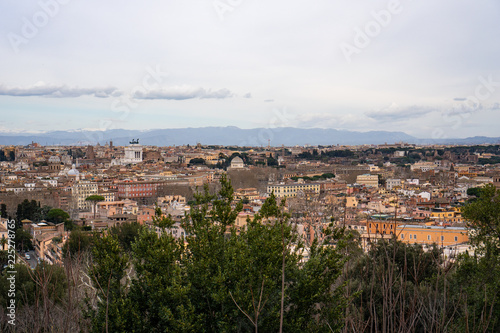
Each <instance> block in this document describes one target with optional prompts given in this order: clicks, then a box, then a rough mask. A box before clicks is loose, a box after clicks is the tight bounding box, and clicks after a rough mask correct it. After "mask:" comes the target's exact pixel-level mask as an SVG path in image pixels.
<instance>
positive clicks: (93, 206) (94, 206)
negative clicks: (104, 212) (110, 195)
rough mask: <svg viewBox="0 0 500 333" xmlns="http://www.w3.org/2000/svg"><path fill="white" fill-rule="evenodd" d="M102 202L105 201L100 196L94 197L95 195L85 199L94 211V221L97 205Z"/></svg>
mask: <svg viewBox="0 0 500 333" xmlns="http://www.w3.org/2000/svg"><path fill="white" fill-rule="evenodd" d="M104 200H105V198H104V197H103V196H102V195H96V194H94V195H91V196H88V197H87V198H85V201H90V202H91V203H92V209H93V211H94V219H95V213H96V207H97V203H99V202H101V201H104Z"/></svg>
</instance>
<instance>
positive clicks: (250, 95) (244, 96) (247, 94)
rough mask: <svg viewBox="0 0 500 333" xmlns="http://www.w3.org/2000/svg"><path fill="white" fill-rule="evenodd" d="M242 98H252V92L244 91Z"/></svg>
mask: <svg viewBox="0 0 500 333" xmlns="http://www.w3.org/2000/svg"><path fill="white" fill-rule="evenodd" d="M243 98H252V94H251V93H246V94H245V95H243Z"/></svg>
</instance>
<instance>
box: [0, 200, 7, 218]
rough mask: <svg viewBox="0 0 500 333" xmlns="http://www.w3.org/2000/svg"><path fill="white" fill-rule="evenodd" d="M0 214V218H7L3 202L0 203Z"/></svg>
mask: <svg viewBox="0 0 500 333" xmlns="http://www.w3.org/2000/svg"><path fill="white" fill-rule="evenodd" d="M0 216H1V217H2V218H7V205H6V204H4V203H3V204H1V205H0Z"/></svg>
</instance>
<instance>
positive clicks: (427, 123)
mask: <svg viewBox="0 0 500 333" xmlns="http://www.w3.org/2000/svg"><path fill="white" fill-rule="evenodd" d="M2 6H4V10H2V11H1V13H0V22H1V23H0V34H1V35H2V36H4V38H2V39H1V40H0V52H1V53H2V55H3V60H4V61H3V62H2V63H1V64H0V71H1V73H2V78H1V79H0V108H1V110H2V115H3V117H2V120H1V121H0V132H2V133H8V132H27V133H40V132H48V131H54V130H79V129H83V130H111V129H122V128H123V129H135V130H148V129H154V128H187V127H205V126H237V127H239V128H243V129H251V128H274V127H297V128H324V129H325V128H333V129H340V130H349V131H360V132H367V131H372V130H385V131H402V132H405V133H407V134H409V135H412V136H414V137H417V138H432V139H445V138H465V137H472V136H478V135H484V136H491V137H496V136H498V134H497V133H498V132H497V130H496V128H495V125H496V124H497V123H498V121H499V120H500V119H499V116H498V110H499V109H500V104H499V102H500V92H499V86H500V71H499V70H498V66H496V61H495V59H497V57H498V55H500V52H499V51H500V47H499V46H498V45H497V44H496V43H495V37H496V31H498V28H500V27H499V25H500V24H499V23H498V22H497V20H496V15H495V14H496V13H498V10H499V9H500V5H499V4H498V3H496V2H493V1H487V2H485V3H482V4H481V5H477V4H473V3H456V2H452V1H443V2H440V3H438V4H436V3H432V4H431V3H417V2H411V1H375V2H372V3H369V4H355V3H330V2H328V1H318V2H315V4H314V5H312V6H309V7H305V6H304V5H303V3H301V2H298V1H287V2H284V1H275V2H273V3H266V4H265V5H264V2H253V3H250V2H245V1H222V0H221V1H191V2H172V1H170V2H159V1H156V2H153V3H151V4H150V5H148V6H142V5H141V4H138V3H135V2H132V1H125V2H123V1H122V2H117V1H110V2H107V3H106V4H101V3H99V5H97V2H94V1H87V2H85V3H80V2H76V1H62V0H46V1H40V2H33V3H30V4H26V3H17V2H9V3H5V4H3V5H2ZM96 8H99V10H97V9H96ZM89 23H91V24H89Z"/></svg>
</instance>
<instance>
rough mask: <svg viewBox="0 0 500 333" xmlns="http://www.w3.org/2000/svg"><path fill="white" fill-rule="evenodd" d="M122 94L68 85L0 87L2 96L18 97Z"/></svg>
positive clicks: (107, 95) (110, 90)
mask: <svg viewBox="0 0 500 333" xmlns="http://www.w3.org/2000/svg"><path fill="white" fill-rule="evenodd" d="M120 94H121V93H120V92H119V91H118V90H117V89H116V88H114V87H107V88H78V87H74V88H72V87H68V86H66V85H63V86H55V85H46V84H36V85H34V86H31V87H6V86H4V85H0V95H3V96H16V97H29V96H39V97H55V98H65V97H80V96H84V95H88V96H94V97H99V98H107V97H110V96H119V95H120Z"/></svg>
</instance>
